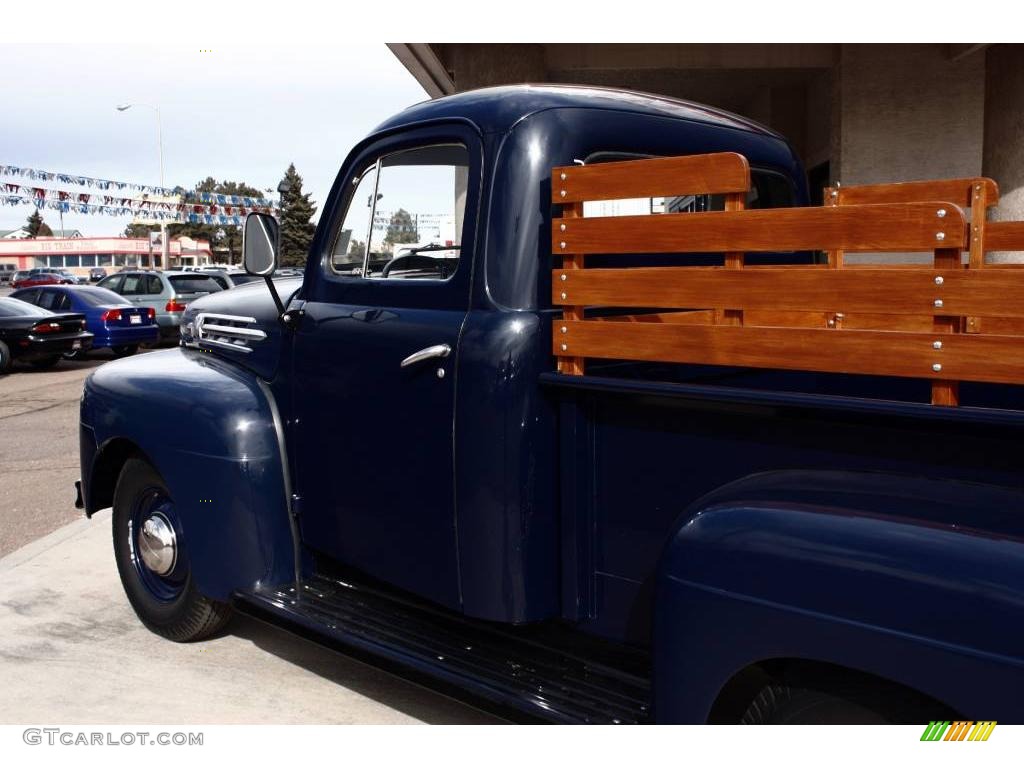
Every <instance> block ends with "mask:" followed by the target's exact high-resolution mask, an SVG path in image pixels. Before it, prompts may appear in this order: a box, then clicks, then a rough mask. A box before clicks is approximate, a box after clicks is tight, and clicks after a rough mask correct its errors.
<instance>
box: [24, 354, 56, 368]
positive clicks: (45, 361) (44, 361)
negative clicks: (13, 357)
mask: <svg viewBox="0 0 1024 768" xmlns="http://www.w3.org/2000/svg"><path fill="white" fill-rule="evenodd" d="M60 358H61V356H60V355H51V356H50V357H41V358H39V359H38V360H33V361H32V362H31V363H29V365H31V366H32V367H33V368H38V369H39V370H41V371H45V370H46V369H47V368H53V366H55V365H56V364H57V363H59V362H60Z"/></svg>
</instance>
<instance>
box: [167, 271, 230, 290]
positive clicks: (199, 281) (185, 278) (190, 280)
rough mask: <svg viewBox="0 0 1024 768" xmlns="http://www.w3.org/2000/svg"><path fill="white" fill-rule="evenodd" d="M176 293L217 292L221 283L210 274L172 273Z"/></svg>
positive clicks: (171, 278)
mask: <svg viewBox="0 0 1024 768" xmlns="http://www.w3.org/2000/svg"><path fill="white" fill-rule="evenodd" d="M167 279H168V280H170V281H171V287H172V288H174V292H175V293H216V292H217V291H219V290H221V287H220V284H219V283H218V282H217V281H216V280H214V279H213V278H212V277H210V276H209V275H170V276H169V277H168V278H167Z"/></svg>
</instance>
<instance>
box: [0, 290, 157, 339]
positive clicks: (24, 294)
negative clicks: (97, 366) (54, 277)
mask: <svg viewBox="0 0 1024 768" xmlns="http://www.w3.org/2000/svg"><path fill="white" fill-rule="evenodd" d="M11 298H14V299H21V300H22V301H25V302H28V303H29V304H35V305H36V306H38V307H42V308H43V309H48V310H50V311H52V312H78V313H81V314H83V315H85V325H86V329H87V330H88V331H89V332H90V333H92V334H93V337H94V338H93V342H92V347H93V349H99V348H102V347H107V348H109V349H110V351H111V352H113V353H114V355H115V356H116V357H124V356H126V355H133V354H135V352H137V351H138V349H139V346H140V345H142V344H155V343H156V342H157V341H158V340H159V338H160V327H159V326H158V325H157V324H156V313H155V312H154V311H153V310H152V309H150V308H147V307H136V306H135V305H133V304H129V303H128V302H127V301H125V300H124V297H122V296H119V295H118V294H116V293H114V292H113V291H108V290H107V289H106V288H98V287H96V286H91V285H44V286H38V287H35V288H23V289H21V290H18V291H15V292H14V293H12V294H11ZM74 354H76V353H69V356H73V355H74ZM77 354H81V353H77Z"/></svg>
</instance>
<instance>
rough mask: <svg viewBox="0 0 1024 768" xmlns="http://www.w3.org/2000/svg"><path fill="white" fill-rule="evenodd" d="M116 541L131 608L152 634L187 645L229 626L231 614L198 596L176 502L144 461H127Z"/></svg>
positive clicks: (117, 498)
mask: <svg viewBox="0 0 1024 768" xmlns="http://www.w3.org/2000/svg"><path fill="white" fill-rule="evenodd" d="M113 536H114V557H115V559H116V561H117V570H118V573H119V574H120V576H121V584H122V585H123V586H124V591H125V594H126V595H127V596H128V602H129V603H131V606H132V608H134V609H135V613H136V614H137V615H138V617H139V619H141V620H142V623H143V624H145V625H146V626H147V627H148V628H149V629H150V630H152V631H153V632H155V633H157V634H158V635H162V636H163V637H166V638H168V639H169V640H175V641H177V642H188V641H192V640H201V639H203V638H205V637H209V636H210V635H212V634H215V633H216V632H218V631H219V630H221V629H222V628H223V627H224V625H225V624H227V622H228V619H229V618H230V617H231V609H230V608H229V607H228V606H227V605H225V604H224V603H220V602H217V601H215V600H210V599H209V598H207V597H204V596H203V595H201V594H200V593H199V592H198V591H197V590H196V586H195V583H194V582H193V579H192V569H191V564H190V563H189V558H188V551H187V549H186V547H185V542H184V539H183V538H182V535H181V522H180V520H179V518H178V514H177V510H176V507H175V504H174V500H173V499H172V498H171V495H170V492H169V491H168V489H167V486H166V485H165V484H164V481H163V479H162V478H161V477H160V475H159V474H158V473H157V471H156V470H155V469H154V468H153V467H152V466H150V465H149V464H148V463H147V462H145V461H142V460H141V459H129V460H128V461H126V462H125V465H124V468H123V469H122V470H121V474H120V476H119V477H118V479H117V487H116V488H115V490H114V514H113Z"/></svg>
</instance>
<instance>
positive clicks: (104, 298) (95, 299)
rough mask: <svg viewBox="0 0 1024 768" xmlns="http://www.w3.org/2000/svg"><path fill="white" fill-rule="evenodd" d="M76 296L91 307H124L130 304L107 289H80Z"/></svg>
mask: <svg viewBox="0 0 1024 768" xmlns="http://www.w3.org/2000/svg"><path fill="white" fill-rule="evenodd" d="M74 295H75V296H77V297H78V298H79V299H81V301H82V303H83V304H85V305H86V306H89V307H106V306H115V307H123V306H125V305H126V304H128V302H126V301H125V300H124V299H123V298H122V297H121V296H119V295H118V294H116V293H114V292H113V291H110V290H107V289H106V288H80V289H79V290H77V291H75V293H74Z"/></svg>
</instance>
